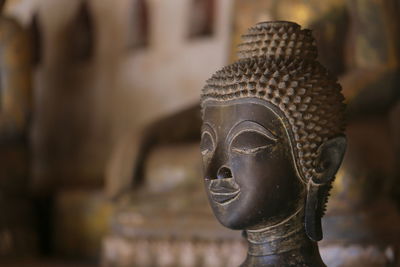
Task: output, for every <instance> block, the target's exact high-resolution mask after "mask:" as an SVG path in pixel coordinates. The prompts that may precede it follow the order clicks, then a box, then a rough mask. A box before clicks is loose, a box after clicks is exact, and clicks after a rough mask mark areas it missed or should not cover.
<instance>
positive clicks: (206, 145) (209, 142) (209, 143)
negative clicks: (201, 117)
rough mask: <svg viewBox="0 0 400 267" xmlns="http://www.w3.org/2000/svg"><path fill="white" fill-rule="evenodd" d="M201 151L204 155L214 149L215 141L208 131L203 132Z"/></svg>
mask: <svg viewBox="0 0 400 267" xmlns="http://www.w3.org/2000/svg"><path fill="white" fill-rule="evenodd" d="M200 151H201V154H202V155H203V156H205V155H207V154H208V153H210V152H213V151H214V141H213V139H212V137H211V134H210V133H209V132H207V131H204V132H203V133H202V134H201V142H200Z"/></svg>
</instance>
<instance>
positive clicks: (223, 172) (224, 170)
mask: <svg viewBox="0 0 400 267" xmlns="http://www.w3.org/2000/svg"><path fill="white" fill-rule="evenodd" d="M217 178H218V179H225V178H233V176H232V172H231V169H229V168H228V167H226V166H222V167H221V168H219V170H218V172H217Z"/></svg>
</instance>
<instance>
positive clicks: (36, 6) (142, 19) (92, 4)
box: [6, 0, 231, 194]
mask: <svg viewBox="0 0 400 267" xmlns="http://www.w3.org/2000/svg"><path fill="white" fill-rule="evenodd" d="M198 2H202V1H193V0H184V1H182V0H176V1H163V0H147V1H139V0H119V1H107V0H88V1H81V0H68V1H60V0H59V1H54V0H12V1H10V2H8V4H7V6H6V12H7V13H8V14H10V15H12V16H15V17H16V18H18V19H19V20H20V21H21V22H22V23H24V24H25V25H29V24H30V23H32V18H33V17H34V16H36V18H37V25H38V29H39V32H40V36H41V48H40V50H41V53H40V54H41V59H40V64H39V65H38V68H37V70H36V76H35V90H34V109H33V114H34V120H33V129H32V148H33V174H34V179H33V187H34V189H35V190H36V191H38V192H50V191H51V190H52V189H54V188H59V187H60V186H63V185H64V186H70V187H71V186H72V187H73V186H77V185H79V186H84V187H92V186H96V187H97V186H101V185H103V183H104V181H106V182H105V184H106V187H107V190H108V192H109V193H110V194H113V193H115V192H117V191H119V190H120V189H121V188H123V187H126V185H129V183H130V179H131V176H132V171H133V170H132V168H133V162H134V159H135V158H136V148H137V146H138V144H139V143H140V136H141V134H142V129H143V127H145V126H146V125H148V124H149V123H150V122H151V121H154V120H155V119H158V118H159V117H161V116H162V115H165V114H170V113H173V112H176V111H178V110H180V109H183V108H185V107H187V106H188V105H191V104H193V103H196V102H197V101H198V97H199V91H200V89H201V87H202V85H203V82H204V80H205V79H206V78H208V77H209V76H210V74H211V73H212V72H213V71H214V70H215V69H217V68H218V67H219V66H221V65H223V64H224V63H225V61H226V58H227V56H226V55H227V47H228V45H229V36H230V31H229V29H230V23H229V19H230V13H231V11H230V10H231V1H229V0H221V1H215V5H216V6H215V8H214V9H215V10H214V12H215V14H214V15H213V17H211V18H209V19H212V23H211V27H212V29H211V30H209V31H208V32H207V31H205V32H201V31H200V32H198V34H197V36H196V29H195V30H194V34H191V31H193V29H191V28H190V27H196V26H193V25H196V23H193V22H192V21H191V20H193V19H196V16H194V14H198V12H196V10H201V8H204V7H202V6H201V3H200V5H199V3H198ZM203 2H204V1H203ZM206 2H207V1H206ZM196 8H197V9H196ZM206 8H210V7H206ZM200 14H201V12H200ZM197 19H198V20H200V23H202V22H201V18H197ZM203 23H204V22H203ZM138 25H140V27H139V28H138ZM135 31H139V34H137V33H135ZM143 35H145V36H146V40H144V41H143V40H137V39H136V40H132V39H135V38H142V37H143Z"/></svg>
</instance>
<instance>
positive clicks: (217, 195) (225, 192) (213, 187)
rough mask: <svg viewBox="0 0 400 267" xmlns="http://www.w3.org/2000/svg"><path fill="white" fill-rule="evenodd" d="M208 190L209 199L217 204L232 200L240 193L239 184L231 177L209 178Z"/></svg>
mask: <svg viewBox="0 0 400 267" xmlns="http://www.w3.org/2000/svg"><path fill="white" fill-rule="evenodd" d="M209 190H210V196H211V199H212V200H213V201H214V202H216V203H219V204H225V203H227V202H229V201H230V200H233V199H234V198H236V197H237V196H238V195H239V193H240V188H239V185H238V184H237V183H236V182H235V180H234V179H233V178H223V179H214V180H211V181H210V186H209Z"/></svg>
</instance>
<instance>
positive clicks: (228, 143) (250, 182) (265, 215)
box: [200, 21, 346, 267]
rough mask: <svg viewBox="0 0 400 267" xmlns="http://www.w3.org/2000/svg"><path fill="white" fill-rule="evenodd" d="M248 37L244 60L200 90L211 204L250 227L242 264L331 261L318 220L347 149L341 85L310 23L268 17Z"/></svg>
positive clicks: (234, 223)
mask: <svg viewBox="0 0 400 267" xmlns="http://www.w3.org/2000/svg"><path fill="white" fill-rule="evenodd" d="M242 37H243V39H244V42H243V43H242V44H240V45H239V53H238V55H239V60H238V61H236V62H235V63H233V64H231V65H229V66H226V67H224V68H222V69H221V70H219V71H217V72H216V73H215V74H214V75H213V76H212V77H211V78H210V79H209V80H207V83H206V85H205V87H204V88H203V91H202V96H201V106H202V116H203V125H202V131H201V144H200V148H201V154H202V158H203V168H204V181H205V188H206V192H207V195H208V199H209V203H210V205H211V208H212V210H213V212H214V214H215V216H216V217H217V219H218V221H219V222H220V223H221V224H222V225H224V226H226V227H228V228H231V229H235V230H243V233H244V236H245V237H246V239H247V241H248V253H247V258H246V259H245V261H244V263H243V264H242V266H313V267H315V266H325V265H324V263H323V261H322V259H321V257H320V254H319V250H318V245H317V241H319V240H321V239H322V229H321V217H322V216H323V215H324V212H325V206H326V202H327V199H328V196H329V191H330V189H331V186H332V182H333V180H334V178H335V174H336V172H337V170H338V168H339V166H340V164H341V162H342V159H343V156H344V153H345V148H346V138H345V136H344V134H343V132H344V118H343V117H344V107H345V105H344V104H343V100H344V97H343V95H342V94H341V87H340V85H339V84H338V83H337V80H336V79H335V78H334V77H332V76H331V75H330V74H329V73H328V72H327V70H326V69H325V68H324V67H323V66H321V65H320V63H319V62H318V61H317V60H316V58H317V49H316V45H315V41H314V39H313V37H312V35H311V31H310V30H306V29H301V27H300V26H299V25H297V24H296V23H292V22H285V21H276V22H262V23H259V24H257V25H255V26H254V27H252V28H250V29H249V30H248V32H247V34H245V35H243V36H242ZM333 52H334V51H333Z"/></svg>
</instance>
